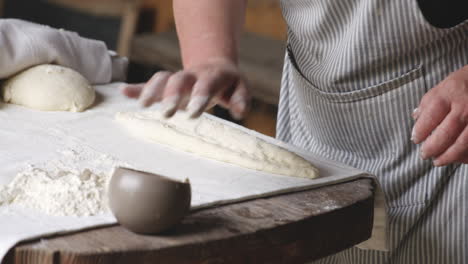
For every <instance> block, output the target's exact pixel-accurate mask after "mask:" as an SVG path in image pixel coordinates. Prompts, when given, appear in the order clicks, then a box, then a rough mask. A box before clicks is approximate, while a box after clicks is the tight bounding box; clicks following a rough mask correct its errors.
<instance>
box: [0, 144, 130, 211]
mask: <svg viewBox="0 0 468 264" xmlns="http://www.w3.org/2000/svg"><path fill="white" fill-rule="evenodd" d="M57 154H58V155H57V156H58V158H57V159H54V160H49V161H47V162H43V163H40V164H25V166H24V168H23V169H22V170H21V171H20V172H19V173H18V174H17V175H16V176H15V178H14V179H13V181H12V182H11V183H9V184H8V185H5V186H1V185H0V206H10V205H18V206H21V207H25V208H30V209H35V210H37V211H39V212H41V213H45V214H49V215H55V216H91V215H97V214H103V213H106V212H108V211H109V209H108V206H107V190H106V188H107V184H108V181H109V179H110V176H111V173H112V170H113V168H114V167H115V166H119V165H120V166H123V165H124V164H122V163H121V162H118V161H117V160H115V159H114V158H112V157H110V156H108V155H105V154H100V153H97V152H94V151H92V150H89V149H87V150H86V149H84V148H83V147H81V149H79V150H76V148H74V149H67V150H63V151H59V152H58V153H57Z"/></svg>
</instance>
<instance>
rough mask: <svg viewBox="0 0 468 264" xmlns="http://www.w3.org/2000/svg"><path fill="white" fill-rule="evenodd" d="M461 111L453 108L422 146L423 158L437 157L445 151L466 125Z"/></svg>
mask: <svg viewBox="0 0 468 264" xmlns="http://www.w3.org/2000/svg"><path fill="white" fill-rule="evenodd" d="M466 125H467V123H466V121H463V120H462V119H460V114H459V111H457V110H454V109H453V110H452V111H450V113H449V114H448V115H447V116H446V117H445V119H444V120H443V121H442V123H440V125H439V126H437V128H436V129H435V130H434V132H433V133H432V134H431V135H430V136H429V137H428V138H427V139H426V141H425V142H424V143H423V145H422V146H421V158H423V159H427V158H431V157H437V156H439V155H440V154H442V153H444V152H445V151H446V150H447V149H448V148H449V147H450V146H451V145H452V144H453V143H454V142H455V141H456V140H457V138H458V136H459V135H460V133H461V132H462V131H463V129H464V128H465V127H466Z"/></svg>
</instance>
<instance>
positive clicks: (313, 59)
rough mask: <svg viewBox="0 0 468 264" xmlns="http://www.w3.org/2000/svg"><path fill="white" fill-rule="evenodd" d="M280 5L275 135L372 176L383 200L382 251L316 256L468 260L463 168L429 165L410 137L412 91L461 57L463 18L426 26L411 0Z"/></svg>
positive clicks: (465, 42) (467, 30)
mask: <svg viewBox="0 0 468 264" xmlns="http://www.w3.org/2000/svg"><path fill="white" fill-rule="evenodd" d="M281 2H282V8H283V14H284V17H285V20H286V22H287V24H288V49H287V54H286V59H285V65H284V73H283V79H282V88H281V96H280V105H279V113H278V127H277V137H278V138H279V139H281V140H283V141H286V142H289V143H291V144H293V145H296V146H299V147H301V148H304V149H306V150H308V151H311V152H313V153H316V154H319V155H322V156H325V157H327V158H329V159H332V160H336V161H339V162H342V163H346V164H348V165H351V166H354V167H356V168H360V169H362V170H366V171H369V172H371V173H373V174H375V175H376V176H377V177H378V178H379V180H380V182H381V184H382V187H383V189H384V193H385V195H386V198H387V202H388V206H389V209H388V210H389V211H388V214H389V245H390V247H391V248H392V250H391V251H389V252H380V251H373V250H360V249H357V248H352V249H348V250H345V251H343V252H340V253H338V254H336V255H333V256H331V257H327V258H324V259H322V260H319V261H318V263H359V264H362V263H398V264H406V263H408V264H418V263H424V264H431V263H433V264H458V263H460V264H463V263H468V165H450V166H446V167H434V166H432V164H431V161H423V160H421V159H420V157H419V148H420V146H417V145H415V144H413V143H412V142H411V140H410V138H411V130H412V126H413V125H414V121H413V120H412V118H411V113H412V111H413V109H414V108H416V107H417V106H418V104H419V101H420V99H421V97H422V96H423V95H424V94H425V93H426V92H427V91H428V90H429V89H430V88H432V87H434V86H435V85H436V84H437V83H439V82H440V81H442V80H443V79H444V78H445V77H446V76H447V75H448V74H449V73H451V72H453V71H456V70H458V69H460V68H462V66H464V65H466V64H468V21H464V22H462V23H461V24H458V25H457V26H455V27H452V28H449V29H439V28H435V27H433V26H431V25H430V24H429V23H428V22H427V21H426V20H425V18H424V17H423V15H422V13H421V12H420V9H419V7H418V5H417V2H416V0H345V1H344V0H343V1H341V0H281ZM343 221H346V220H345V219H344V220H343Z"/></svg>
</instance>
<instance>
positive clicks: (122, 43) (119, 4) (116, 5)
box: [0, 0, 142, 56]
mask: <svg viewBox="0 0 468 264" xmlns="http://www.w3.org/2000/svg"><path fill="white" fill-rule="evenodd" d="M0 1H3V0H0ZM47 1H48V2H50V3H53V4H56V5H60V6H63V7H66V8H72V9H75V10H78V11H81V12H84V13H88V14H92V15H96V16H111V17H120V18H121V24H120V30H119V37H118V41H117V45H116V47H117V53H118V54H119V55H121V56H129V54H130V48H131V43H132V39H133V36H134V34H135V29H136V26H137V23H138V15H139V11H140V6H141V2H142V0H80V1H76V0H47ZM0 12H1V9H0Z"/></svg>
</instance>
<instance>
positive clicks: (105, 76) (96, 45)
mask: <svg viewBox="0 0 468 264" xmlns="http://www.w3.org/2000/svg"><path fill="white" fill-rule="evenodd" d="M0 47H1V52H0V79H4V78H8V77H10V76H12V75H14V74H15V73H18V72H19V71H22V70H24V69H27V68H29V67H31V66H34V65H38V64H48V63H52V64H58V65H62V66H65V67H69V68H72V69H74V70H76V71H78V72H79V73H81V74H82V75H83V76H84V77H86V79H88V80H89V81H90V82H91V83H92V84H105V83H109V82H111V81H123V80H124V79H125V76H126V68H127V64H128V60H127V58H125V57H119V56H117V55H116V54H115V52H112V51H109V50H108V49H107V47H106V44H105V43H104V42H102V41H98V40H92V39H87V38H83V37H80V36H79V35H78V34H77V33H75V32H69V31H65V30H62V29H54V28H51V27H48V26H44V25H39V24H34V23H31V22H27V21H23V20H18V19H0Z"/></svg>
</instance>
